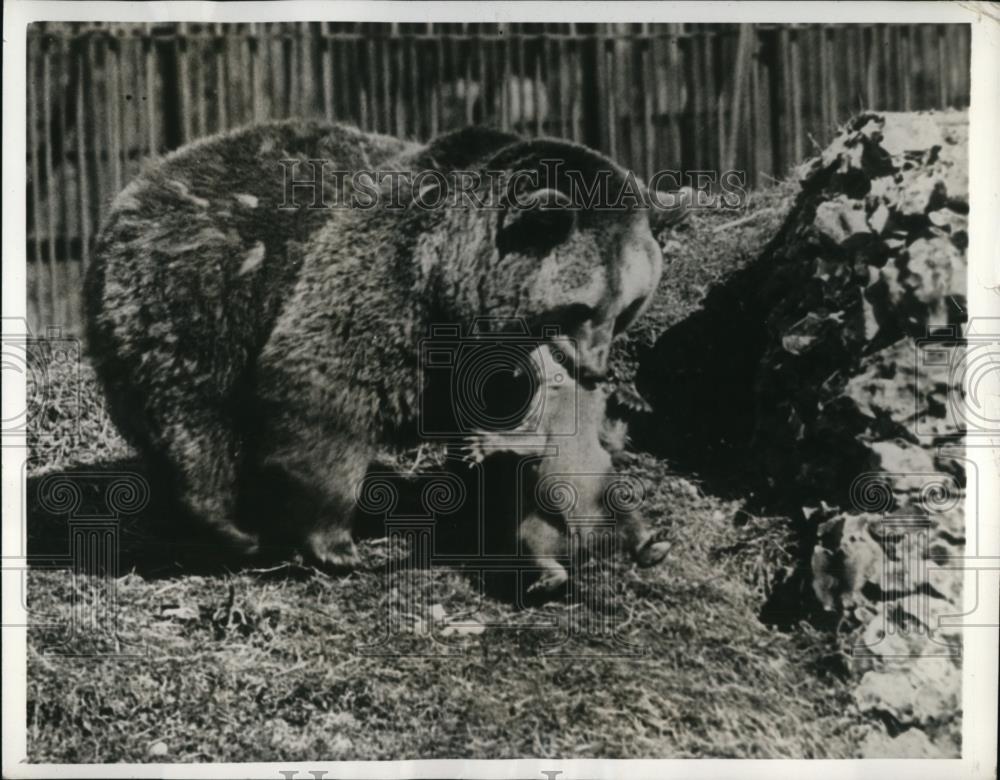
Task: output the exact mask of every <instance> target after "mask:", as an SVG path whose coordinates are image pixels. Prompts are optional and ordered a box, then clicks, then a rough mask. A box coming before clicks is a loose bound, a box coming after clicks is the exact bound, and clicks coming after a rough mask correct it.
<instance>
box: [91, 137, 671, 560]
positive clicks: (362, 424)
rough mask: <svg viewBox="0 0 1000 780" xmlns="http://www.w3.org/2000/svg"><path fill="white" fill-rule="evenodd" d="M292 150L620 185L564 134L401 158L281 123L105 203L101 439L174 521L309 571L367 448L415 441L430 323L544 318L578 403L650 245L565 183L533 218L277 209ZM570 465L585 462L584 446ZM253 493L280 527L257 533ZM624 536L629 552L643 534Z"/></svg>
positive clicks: (605, 163) (171, 162)
mask: <svg viewBox="0 0 1000 780" xmlns="http://www.w3.org/2000/svg"><path fill="white" fill-rule="evenodd" d="M289 159H299V160H307V159H323V160H327V161H329V162H328V166H329V167H330V168H332V169H338V170H348V171H357V170H372V169H382V170H408V171H420V170H427V169H435V170H439V171H449V170H466V169H483V168H488V169H490V170H507V171H511V170H522V169H527V170H533V169H539V168H540V167H541V166H542V165H543V161H545V160H552V159H558V160H561V161H563V162H564V164H565V169H567V170H576V171H579V172H580V173H581V174H582V175H583V176H584V178H585V179H586V178H587V177H592V176H594V175H596V174H597V173H598V172H604V173H605V174H606V175H608V176H610V177H611V179H612V180H613V181H615V182H620V181H624V177H625V172H624V171H622V170H621V169H620V168H619V167H617V166H616V165H615V164H614V163H612V162H611V161H610V160H607V159H606V158H604V157H602V156H600V155H598V154H597V153H595V152H593V151H591V150H589V149H586V148H584V147H581V146H578V145H574V144H571V143H568V142H563V141H555V140H538V141H523V140H521V139H518V138H517V137H515V136H512V135H509V134H506V133H500V132H497V131H492V130H485V129H477V128H470V129H468V130H465V131H459V132H457V133H452V134H449V135H446V136H443V137H441V138H438V139H436V140H435V141H433V142H432V143H430V144H429V145H427V146H417V145H414V144H408V143H406V142H403V141H400V140H397V139H394V138H389V137H385V136H378V135H373V134H368V133H362V132H360V131H358V130H356V129H353V128H348V127H343V126H339V125H332V124H326V123H320V122H307V121H298V120H292V121H286V122H278V123H271V124H265V125H257V126H251V127H247V128H243V129H239V130H236V131H233V132H230V133H227V134H224V135H220V136H215V137H212V138H208V139H206V140H203V141H199V142H197V143H194V144H191V145H189V146H187V147H184V148H183V149H180V150H178V151H177V152H175V153H173V154H172V155H170V156H168V157H166V158H164V159H163V160H162V161H159V162H158V163H156V164H154V165H153V166H152V167H150V168H149V169H148V170H147V171H146V172H144V173H143V174H142V175H141V176H139V177H138V178H137V179H136V180H135V181H133V182H132V183H131V184H130V185H129V186H128V187H127V188H126V189H125V190H124V191H123V192H122V193H121V194H120V195H119V196H118V198H117V199H116V200H115V202H114V204H113V207H112V209H111V213H110V216H109V217H108V220H107V222H106V224H105V225H104V227H103V230H102V232H101V234H100V237H99V241H98V246H97V251H96V253H95V261H94V262H93V263H92V265H91V267H90V270H89V276H88V279H87V289H86V299H87V301H86V302H87V311H88V320H89V331H88V337H89V346H90V351H91V353H92V355H93V357H94V360H95V365H96V368H97V371H98V374H99V376H100V377H101V379H102V380H103V382H104V385H105V387H106V389H107V391H108V397H109V407H110V410H111V413H112V416H113V418H114V419H115V421H116V423H117V424H118V426H119V428H120V429H121V430H122V432H123V433H124V434H125V435H126V436H127V437H128V438H129V439H130V440H131V441H132V442H133V443H134V444H135V446H136V447H137V448H138V449H139V450H140V451H141V452H142V454H143V455H144V456H145V457H146V458H147V459H148V460H149V461H150V462H151V464H153V465H154V466H155V467H156V471H157V473H160V474H162V475H164V476H165V477H166V478H167V479H168V480H169V489H170V491H171V494H172V495H176V496H177V497H178V498H179V500H180V502H181V504H182V506H183V508H184V509H185V510H186V511H187V512H188V513H189V514H190V515H191V516H193V517H194V518H196V519H197V520H199V521H201V522H203V523H205V524H208V525H209V526H210V527H212V528H214V529H216V530H217V531H219V532H220V533H221V534H223V535H224V536H225V537H227V538H228V539H229V540H230V542H232V543H234V544H235V545H236V546H237V547H238V548H240V549H242V550H244V551H247V552H250V551H252V550H254V549H255V547H256V545H257V543H258V535H259V533H261V532H264V533H265V534H266V533H267V532H268V531H269V530H272V529H271V528H269V527H268V524H270V526H272V527H273V526H275V525H281V526H282V531H283V532H284V533H286V534H290V535H291V536H292V537H293V538H295V539H298V540H299V544H300V545H301V546H302V547H303V548H304V549H305V550H307V551H308V552H310V553H311V554H312V555H314V556H315V557H316V558H318V559H320V560H323V561H326V562H329V563H331V564H336V565H350V564H351V563H352V561H353V560H354V556H355V552H354V546H353V542H352V540H351V524H350V518H351V515H352V510H353V506H354V497H355V488H356V486H357V485H358V484H359V482H360V481H361V479H362V477H363V475H364V472H365V469H366V467H367V465H368V463H369V462H370V460H371V457H372V454H373V452H374V450H375V448H376V447H377V446H379V445H385V444H390V445H403V444H409V443H410V442H412V441H414V440H415V439H416V438H417V436H418V433H419V426H418V421H419V417H420V410H421V409H422V408H424V407H425V406H426V405H427V404H426V397H427V396H433V395H434V393H435V391H436V389H435V388H433V387H427V386H425V385H426V383H425V382H424V379H423V377H424V374H423V372H422V371H421V368H420V365H419V362H420V353H419V344H420V341H421V339H422V338H424V337H425V336H426V335H427V333H428V331H429V328H430V326H431V325H433V324H435V323H459V324H461V325H462V326H463V328H467V327H468V326H469V325H470V324H471V323H473V322H474V321H476V320H477V319H478V318H481V317H483V316H488V317H491V318H505V319H504V322H506V321H508V320H519V321H521V322H524V323H527V325H528V327H529V328H530V329H531V331H532V332H533V333H540V332H541V329H542V327H543V326H548V325H556V326H558V327H559V329H560V333H561V335H560V336H558V337H556V338H554V339H551V342H552V344H553V346H557V347H559V348H560V349H561V350H562V351H563V352H564V353H565V354H566V361H567V362H566V365H567V367H568V369H570V370H572V371H573V373H574V374H575V375H576V376H578V377H579V379H580V383H581V386H582V387H583V388H584V389H585V390H587V389H588V388H590V387H592V385H593V382H595V381H597V380H599V379H600V378H601V376H602V375H603V373H604V372H605V371H606V369H607V353H608V348H609V346H610V343H611V340H612V339H613V337H614V336H615V335H616V333H619V332H621V331H622V330H623V329H624V328H625V327H626V326H627V325H628V324H629V322H631V320H633V319H634V318H635V317H636V316H637V315H638V313H639V312H640V311H641V309H642V308H643V306H644V305H645V302H646V301H647V299H648V297H649V295H650V294H651V293H652V291H653V290H654V289H655V287H656V283H657V281H658V279H659V274H660V266H661V257H660V250H659V248H658V246H657V244H656V242H655V241H654V240H653V237H652V235H651V233H650V229H649V225H648V219H647V217H646V214H645V212H644V211H642V210H641V209H628V210H617V211H602V210H598V209H588V208H585V207H584V204H581V203H579V202H571V199H570V198H568V197H566V194H565V193H567V192H571V188H570V187H569V186H568V180H565V179H562V180H559V181H557V183H556V187H555V190H556V192H554V193H553V192H550V191H546V192H543V193H539V194H538V202H539V205H540V207H539V208H537V209H518V208H515V207H513V206H511V205H508V206H506V207H504V208H501V209H481V208H459V209H434V210H427V209H421V208H417V207H413V206H410V207H406V208H398V209H397V208H382V207H379V208H372V209H361V208H354V209H346V208H328V209H322V208H319V209H314V208H307V207H306V203H305V202H304V201H307V200H309V199H308V198H307V197H302V198H300V200H301V201H303V202H302V203H300V207H299V208H279V206H280V205H281V204H282V202H283V199H284V198H283V175H284V171H283V168H282V167H281V164H280V161H281V160H289ZM299 175H300V176H301V175H302V174H301V173H300V174H299ZM560 193H562V194H560ZM490 327H494V328H499V329H500V330H503V328H504V327H506V326H504V325H500V326H496V325H493V326H490ZM437 392H438V393H439V396H440V397H439V398H438V399H437V402H438V403H440V404H444V405H448V404H449V403H452V402H453V401H454V399H453V398H449V397H448V390H442V389H437ZM464 433H466V434H468V435H469V436H471V437H473V438H474V437H475V435H476V432H475V431H472V430H470V431H466V432H464ZM543 436H544V433H543ZM591 438H592V439H593V441H590V440H588V441H587V442H586V443H584V442H582V440H581V444H580V446H581V447H587V448H589V447H591V446H592V445H595V443H596V434H595V436H594V437H591ZM499 446H500V447H501V448H502V446H503V445H502V444H501V445H499ZM568 446H569V449H568V450H567V449H566V448H567V447H568ZM575 446H576V445H572V446H570V445H567V444H563V445H562V447H563V448H564V450H563V451H564V453H566V452H570V451H572V449H573V447H575ZM598 449H599V446H598ZM566 457H569V456H568V455H564V458H563V461H562V462H561V463H560V464H559V468H563V467H566V466H567V462H566ZM570 459H571V460H572V458H570ZM577 460H578V461H579V462H580V463H584V464H588V463H589V464H590V465H589V466H588V467H591V466H594V465H595V464H593V463H591V461H592V460H593V456H592V455H590V454H587V453H585V452H583V450H580V451H579V457H578V458H577ZM601 461H602V462H601V463H600V464H597V467H598V468H600V469H603V470H604V471H605V472H609V471H610V464H609V463H604V462H603V459H601ZM264 495H266V496H267V497H268V500H269V501H270V502H271V504H270V505H272V506H277V507H280V509H279V510H276V511H280V517H277V518H276V517H272V518H270V519H265V521H264V527H255V526H254V523H253V521H251V520H250V518H251V516H252V515H253V512H252V511H251V510H253V509H254V508H255V507H256V506H257V505H258V504H259V502H260V500H261V497H262V496H264ZM275 501H277V504H275V503H274V502H275ZM628 534H629V536H630V538H632V540H633V541H632V546H633V548H635V549H640V548H642V547H643V545H644V544H646V542H647V541H648V540H647V539H646V535H645V534H643V533H642V531H641V529H637V528H633V529H632V530H631V531H629V532H628ZM646 546H647V547H648V545H646ZM537 547H538V550H539V555H540V556H541V555H544V554H545V552H546V548H550V547H551V545H549V544H547V543H545V542H538V544H537ZM645 555H646V558H655V557H656V556H655V555H653V554H651V553H650V552H649V551H648V550H647V551H646V552H645ZM648 562H652V561H648Z"/></svg>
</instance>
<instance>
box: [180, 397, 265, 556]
mask: <svg viewBox="0 0 1000 780" xmlns="http://www.w3.org/2000/svg"><path fill="white" fill-rule="evenodd" d="M160 439H161V441H162V442H163V444H164V448H163V449H164V451H165V460H166V462H167V466H168V468H169V470H170V472H171V473H170V476H171V477H172V480H171V482H172V488H173V490H174V491H175V492H176V497H177V499H178V502H179V503H180V505H181V508H182V509H183V510H184V511H186V512H187V513H188V514H189V515H190V516H191V518H192V519H194V520H195V521H197V522H198V523H200V524H201V525H202V526H203V527H205V528H208V529H209V530H211V531H212V532H214V533H216V534H217V535H218V536H219V537H220V538H222V539H223V540H224V541H225V542H227V543H228V544H229V545H230V547H231V548H232V550H233V551H234V552H236V553H237V554H240V555H247V556H249V555H254V554H255V553H256V552H257V551H258V543H257V538H256V536H255V535H253V534H250V533H247V532H246V531H244V530H241V529H240V528H239V527H238V525H237V523H236V503H237V490H238V481H237V464H236V457H237V450H238V446H237V442H236V438H235V435H234V434H233V432H232V431H231V430H230V429H229V428H228V427H227V426H226V425H225V424H223V423H222V422H220V421H217V420H213V419H210V418H209V417H208V416H204V415H203V416H199V417H192V416H191V415H189V414H188V415H185V417H184V421H183V422H175V423H172V424H170V425H169V426H167V427H166V428H165V430H164V431H163V434H162V436H161V437H160Z"/></svg>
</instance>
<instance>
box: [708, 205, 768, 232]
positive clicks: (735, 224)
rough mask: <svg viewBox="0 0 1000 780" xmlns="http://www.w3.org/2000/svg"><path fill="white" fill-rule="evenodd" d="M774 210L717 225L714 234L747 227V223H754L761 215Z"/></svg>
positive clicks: (763, 210)
mask: <svg viewBox="0 0 1000 780" xmlns="http://www.w3.org/2000/svg"><path fill="white" fill-rule="evenodd" d="M773 211H774V209H773V208H769V209H761V210H760V211H755V212H754V213H753V214H747V215H746V216H745V217H740V218H739V219H734V220H733V221H732V222H726V223H725V224H722V225H716V226H715V227H714V228H712V232H713V233H721V232H722V231H723V230H729V229H730V228H734V227H739V226H740V225H745V224H746V223H747V222H752V221H753V220H755V219H757V217H759V216H760V215H761V214H769V213H771V212H773Z"/></svg>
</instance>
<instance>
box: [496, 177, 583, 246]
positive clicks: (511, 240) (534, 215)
mask: <svg viewBox="0 0 1000 780" xmlns="http://www.w3.org/2000/svg"><path fill="white" fill-rule="evenodd" d="M576 216H577V215H576V208H575V207H574V206H573V203H572V201H571V200H570V199H569V197H568V196H567V195H565V194H563V193H562V192H559V191H558V190H552V189H540V190H533V191H531V192H524V193H521V194H519V195H518V196H517V199H516V203H514V204H511V206H510V207H508V208H507V210H506V211H504V212H502V213H501V215H500V226H499V229H498V230H497V249H499V250H500V256H501V257H503V256H504V255H506V254H508V253H510V252H519V253H522V254H533V255H543V254H545V253H547V252H548V251H549V250H551V249H552V248H553V247H555V246H556V245H558V244H560V243H562V242H563V241H565V240H566V239H567V238H568V237H569V234H570V233H572V232H573V228H574V227H575V225H576Z"/></svg>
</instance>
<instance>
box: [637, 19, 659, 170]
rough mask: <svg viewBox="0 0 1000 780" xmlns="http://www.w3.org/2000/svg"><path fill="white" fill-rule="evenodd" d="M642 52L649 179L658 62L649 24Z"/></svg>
mask: <svg viewBox="0 0 1000 780" xmlns="http://www.w3.org/2000/svg"><path fill="white" fill-rule="evenodd" d="M642 27H643V29H642V36H643V37H642V46H641V48H640V52H641V57H642V60H641V68H640V71H641V74H642V82H641V83H642V152H643V158H642V165H643V171H642V175H643V176H644V177H646V179H647V180H648V179H649V177H650V176H652V175H653V171H654V166H655V164H656V163H655V162H654V153H653V148H654V145H655V142H654V140H653V139H654V136H653V132H654V130H653V114H654V112H655V110H656V108H655V107H656V63H655V61H654V52H653V42H652V36H651V35H650V33H649V25H648V24H643V26H642Z"/></svg>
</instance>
